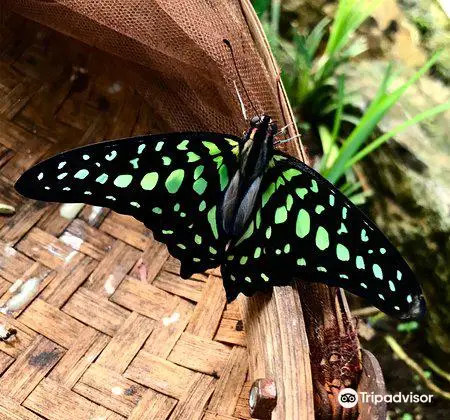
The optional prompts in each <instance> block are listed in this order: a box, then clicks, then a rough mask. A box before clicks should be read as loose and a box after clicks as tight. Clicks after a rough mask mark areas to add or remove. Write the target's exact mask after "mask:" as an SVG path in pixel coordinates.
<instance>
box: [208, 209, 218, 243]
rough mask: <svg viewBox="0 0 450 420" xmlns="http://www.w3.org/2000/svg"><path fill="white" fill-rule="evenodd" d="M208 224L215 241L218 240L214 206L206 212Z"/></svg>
mask: <svg viewBox="0 0 450 420" xmlns="http://www.w3.org/2000/svg"><path fill="white" fill-rule="evenodd" d="M208 222H209V224H210V226H211V230H212V233H213V235H214V237H215V238H216V239H219V233H218V231H217V221H216V206H214V207H213V208H212V209H211V210H210V211H209V212H208Z"/></svg>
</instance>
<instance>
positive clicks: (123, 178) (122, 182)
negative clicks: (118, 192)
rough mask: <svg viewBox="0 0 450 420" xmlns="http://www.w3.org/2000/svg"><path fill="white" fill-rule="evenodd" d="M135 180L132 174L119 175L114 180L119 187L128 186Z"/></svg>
mask: <svg viewBox="0 0 450 420" xmlns="http://www.w3.org/2000/svg"><path fill="white" fill-rule="evenodd" d="M132 180H133V177H132V176H131V175H128V174H125V175H119V176H118V177H117V178H116V179H115V180H114V185H115V186H116V187H119V188H126V187H128V185H130V184H131V181H132Z"/></svg>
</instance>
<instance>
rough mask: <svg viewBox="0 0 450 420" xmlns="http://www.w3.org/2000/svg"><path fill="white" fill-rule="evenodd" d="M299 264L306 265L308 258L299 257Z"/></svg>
mask: <svg viewBox="0 0 450 420" xmlns="http://www.w3.org/2000/svg"><path fill="white" fill-rule="evenodd" d="M297 265H306V260H305V259H304V258H299V259H298V260H297Z"/></svg>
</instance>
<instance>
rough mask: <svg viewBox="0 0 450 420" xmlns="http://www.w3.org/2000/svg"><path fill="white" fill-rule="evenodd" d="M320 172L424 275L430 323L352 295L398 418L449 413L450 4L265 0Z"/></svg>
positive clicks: (262, 6)
mask: <svg viewBox="0 0 450 420" xmlns="http://www.w3.org/2000/svg"><path fill="white" fill-rule="evenodd" d="M253 4H254V6H255V8H256V10H257V12H258V15H259V16H260V19H261V21H262V22H263V25H264V29H265V32H266V35H267V37H268V38H269V41H270V44H271V46H272V50H273V52H274V54H275V56H276V58H277V61H278V63H279V66H280V70H281V78H282V80H283V82H284V85H285V88H286V91H287V94H288V96H289V99H290V102H291V105H292V107H293V109H294V112H295V116H296V120H297V123H298V126H299V129H300V132H301V133H302V140H303V142H304V144H305V146H306V148H307V150H308V152H309V154H310V155H312V156H313V157H314V162H315V168H316V169H318V170H319V171H320V172H321V173H322V174H323V175H324V176H325V177H327V178H328V179H329V180H331V181H332V182H334V183H335V184H337V185H338V186H339V187H340V189H341V190H342V191H343V192H344V193H345V194H346V195H348V196H349V197H350V198H351V199H352V201H353V202H354V203H355V204H357V205H359V206H361V208H362V209H363V210H364V211H366V212H367V213H368V214H370V216H371V217H372V219H373V220H374V221H375V222H376V223H377V224H378V226H379V227H380V228H381V229H382V230H383V231H384V232H385V234H386V235H387V236H388V237H389V238H390V239H391V240H392V241H393V243H394V244H395V245H396V246H397V247H398V248H399V250H400V251H401V253H402V254H403V256H404V257H405V258H406V259H407V261H408V262H409V264H410V265H411V266H412V268H413V269H414V271H415V272H416V274H417V277H418V279H419V281H420V283H421V284H422V286H423V289H424V293H425V296H426V300H427V303H428V313H427V315H426V317H425V318H424V319H423V320H422V321H419V322H417V321H412V322H403V323H402V322H398V321H395V320H393V319H391V318H389V317H387V316H386V315H384V314H382V313H380V312H379V311H377V310H376V309H375V308H371V307H366V305H365V303H364V302H362V301H360V300H358V299H357V298H355V297H354V296H351V295H348V299H349V301H350V305H351V308H352V310H353V313H354V314H356V315H358V316H359V321H358V331H359V336H360V339H361V344H362V346H363V347H365V348H367V349H369V350H371V351H372V352H373V353H374V354H375V355H376V357H377V358H378V360H379V361H380V363H381V366H382V369H383V373H384V375H385V380H386V384H387V388H388V392H389V393H397V392H400V391H401V392H403V393H409V392H415V393H423V394H433V395H434V398H433V402H432V403H431V404H404V403H392V404H389V416H390V418H392V419H402V420H410V419H425V418H426V419H443V418H450V265H449V264H448V261H449V260H450V239H449V238H450V236H449V234H450V138H449V131H450V111H449V109H450V101H449V100H450V89H449V80H450V20H449V14H450V3H449V2H448V1H445V0H440V1H439V0H384V1H354V0H340V1H325V0H288V1H279V0H272V1H271V0H255V1H254V2H253Z"/></svg>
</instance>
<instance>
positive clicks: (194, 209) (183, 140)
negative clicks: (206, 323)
mask: <svg viewBox="0 0 450 420" xmlns="http://www.w3.org/2000/svg"><path fill="white" fill-rule="evenodd" d="M238 144H239V139H238V138H236V137H233V136H228V135H227V136H225V135H222V134H215V133H171V134H165V135H151V136H141V137H133V138H127V139H122V140H114V141H109V142H102V143H97V144H93V145H89V146H85V147H81V148H78V149H75V150H71V151H68V152H64V153H61V154H60V155H57V156H54V157H52V158H50V159H48V160H46V161H44V162H41V163H39V164H37V165H36V166H34V167H32V168H31V169H29V170H28V171H27V172H25V173H24V174H23V175H22V177H21V178H20V179H19V180H18V181H17V183H16V185H15V187H16V189H17V191H19V192H20V193H21V194H23V195H25V196H27V197H29V198H33V199H36V200H42V201H56V202H63V203H72V202H83V203H88V204H92V205H96V206H102V207H109V208H111V209H112V210H115V211H117V212H119V213H123V214H128V215H131V216H134V217H135V218H136V219H138V220H140V221H142V222H144V223H145V225H146V226H147V227H148V228H150V229H151V230H152V231H153V234H154V237H155V239H157V240H158V241H161V242H164V243H165V244H167V246H168V249H169V252H170V253H171V254H172V255H173V256H174V257H176V258H178V259H179V260H180V261H181V275H182V276H183V277H189V276H190V275H192V273H194V272H202V271H204V270H205V269H208V268H211V267H215V266H217V265H218V264H220V261H221V260H222V257H223V254H224V249H225V244H226V241H227V239H226V237H225V235H224V233H223V231H222V229H221V226H222V223H221V221H220V220H218V219H219V217H220V213H219V212H218V211H217V207H218V203H220V199H221V197H222V195H223V193H224V191H225V189H226V187H227V185H228V183H229V180H230V178H231V177H232V175H233V173H234V172H235V171H236V169H237V154H238Z"/></svg>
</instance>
